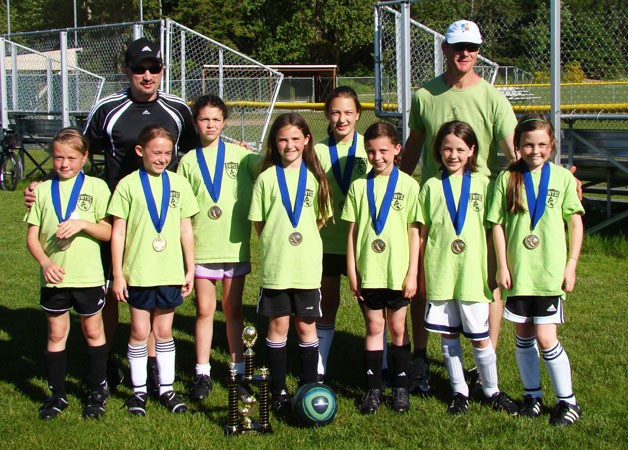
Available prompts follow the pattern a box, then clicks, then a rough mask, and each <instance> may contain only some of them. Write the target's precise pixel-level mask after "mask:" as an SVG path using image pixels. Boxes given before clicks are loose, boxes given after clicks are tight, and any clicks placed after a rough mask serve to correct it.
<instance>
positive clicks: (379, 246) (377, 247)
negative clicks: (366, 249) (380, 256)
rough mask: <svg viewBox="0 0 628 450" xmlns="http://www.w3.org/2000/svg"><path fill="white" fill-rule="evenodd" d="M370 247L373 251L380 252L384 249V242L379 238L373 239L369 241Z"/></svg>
mask: <svg viewBox="0 0 628 450" xmlns="http://www.w3.org/2000/svg"><path fill="white" fill-rule="evenodd" d="M371 249H372V250H373V251H374V252H375V253H381V252H383V251H384V250H386V243H385V242H384V241H383V240H381V239H375V240H374V241H373V242H371Z"/></svg>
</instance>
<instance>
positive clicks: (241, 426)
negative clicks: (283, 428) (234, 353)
mask: <svg viewBox="0 0 628 450" xmlns="http://www.w3.org/2000/svg"><path fill="white" fill-rule="evenodd" d="M242 341H243V342H244V346H245V347H246V351H245V352H244V375H243V376H242V381H244V382H246V383H248V384H249V386H255V387H257V395H256V394H255V393H252V394H250V395H244V396H242V397H240V396H239V394H238V391H239V383H238V378H237V373H236V370H235V369H231V370H230V371H229V380H228V411H229V415H228V423H227V425H226V426H225V433H226V434H227V435H228V436H232V435H236V434H243V433H258V434H265V433H271V432H272V431H273V428H272V427H271V425H270V377H269V375H268V369H267V368H265V367H262V368H261V369H260V373H259V374H257V375H256V374H255V367H254V357H255V351H253V346H254V345H255V342H256V341H257V330H256V329H255V327H254V326H252V325H248V326H246V327H245V328H244V330H243V331H242ZM256 412H257V421H254V418H255V415H256Z"/></svg>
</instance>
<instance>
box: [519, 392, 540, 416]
mask: <svg viewBox="0 0 628 450" xmlns="http://www.w3.org/2000/svg"><path fill="white" fill-rule="evenodd" d="M542 409H543V401H542V400H541V399H540V398H539V397H533V396H531V395H526V396H525V397H523V406H522V407H521V408H520V409H519V415H520V416H522V417H538V416H539V415H540V414H541V410H542Z"/></svg>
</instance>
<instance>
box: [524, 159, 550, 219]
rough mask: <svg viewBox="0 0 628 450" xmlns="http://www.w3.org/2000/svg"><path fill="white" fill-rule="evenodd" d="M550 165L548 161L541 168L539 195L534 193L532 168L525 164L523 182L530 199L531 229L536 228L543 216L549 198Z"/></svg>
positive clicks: (527, 196) (527, 197) (528, 199)
mask: <svg viewBox="0 0 628 450" xmlns="http://www.w3.org/2000/svg"><path fill="white" fill-rule="evenodd" d="M549 177H550V165H549V163H548V162H547V161H546V162H545V164H543V169H541V181H540V182H539V195H537V196H536V197H535V195H534V183H533V182H532V174H531V173H530V168H529V167H528V166H527V165H526V164H524V168H523V184H524V186H525V189H526V199H527V201H528V213H529V214H530V230H534V228H535V227H536V224H537V223H538V222H539V220H541V217H543V213H544V212H545V200H546V198H547V188H548V187H549Z"/></svg>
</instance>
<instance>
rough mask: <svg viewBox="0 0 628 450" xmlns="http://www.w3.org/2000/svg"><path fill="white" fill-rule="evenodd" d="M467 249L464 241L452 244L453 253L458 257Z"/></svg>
mask: <svg viewBox="0 0 628 450" xmlns="http://www.w3.org/2000/svg"><path fill="white" fill-rule="evenodd" d="M465 247H466V244H465V243H464V241H463V240H462V239H456V240H455V241H453V242H452V243H451V251H452V252H454V253H455V254H456V255H459V254H460V253H462V252H464V249H465Z"/></svg>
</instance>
